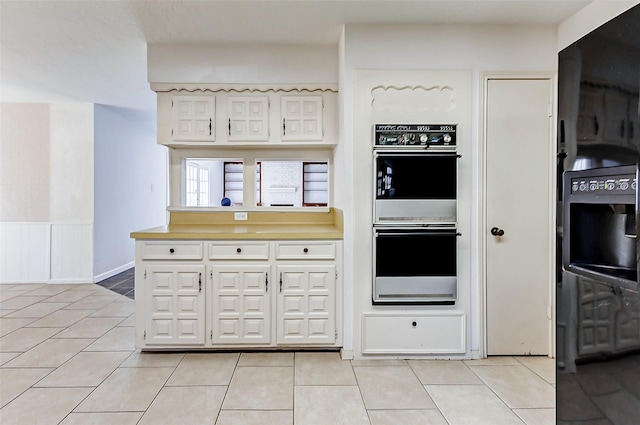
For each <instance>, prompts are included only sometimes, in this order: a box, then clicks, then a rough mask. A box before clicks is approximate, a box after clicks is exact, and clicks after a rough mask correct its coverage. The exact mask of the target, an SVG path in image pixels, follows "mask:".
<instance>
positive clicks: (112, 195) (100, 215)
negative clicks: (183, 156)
mask: <svg viewBox="0 0 640 425" xmlns="http://www.w3.org/2000/svg"><path fill="white" fill-rule="evenodd" d="M94 113H95V148H94V149H95V157H94V159H93V162H94V171H95V188H94V193H95V200H94V210H95V219H94V246H95V248H94V255H95V261H94V267H93V276H94V280H95V281H96V282H99V281H101V280H104V279H106V278H108V277H110V276H113V275H114V274H117V273H119V272H121V271H123V270H126V269H127V268H130V267H133V263H134V257H135V254H134V240H133V239H131V238H130V237H129V234H130V233H131V232H132V231H137V230H141V229H146V228H150V227H155V226H161V225H164V224H165V223H166V212H165V209H166V206H167V177H166V176H167V149H166V148H165V147H164V146H159V145H158V144H157V143H156V115H155V114H149V113H142V112H140V111H136V110H132V109H125V108H119V107H115V106H107V105H95V108H94Z"/></svg>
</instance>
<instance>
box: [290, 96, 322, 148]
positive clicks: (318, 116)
mask: <svg viewBox="0 0 640 425" xmlns="http://www.w3.org/2000/svg"><path fill="white" fill-rule="evenodd" d="M281 110H282V140H317V141H320V140H322V137H323V134H322V96H283V97H282V100H281Z"/></svg>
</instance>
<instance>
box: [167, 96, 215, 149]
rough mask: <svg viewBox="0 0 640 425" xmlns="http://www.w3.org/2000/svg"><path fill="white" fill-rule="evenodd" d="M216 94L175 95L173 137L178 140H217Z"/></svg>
mask: <svg viewBox="0 0 640 425" xmlns="http://www.w3.org/2000/svg"><path fill="white" fill-rule="evenodd" d="M215 109H216V98H215V96H174V97H173V106H172V116H173V119H172V124H173V126H172V138H173V140H176V141H194V142H198V141H204V142H212V141H214V140H215V134H216V133H215Z"/></svg>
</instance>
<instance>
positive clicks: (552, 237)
mask: <svg viewBox="0 0 640 425" xmlns="http://www.w3.org/2000/svg"><path fill="white" fill-rule="evenodd" d="M480 77H481V85H480V96H479V101H480V107H479V115H480V116H479V120H478V123H479V129H478V133H479V138H480V140H479V144H478V150H479V152H478V156H479V162H478V167H479V170H478V177H479V178H478V186H477V190H478V194H479V197H478V198H479V199H478V202H479V204H480V205H479V217H478V233H477V236H478V248H479V249H478V252H479V258H478V260H479V261H478V275H479V278H480V291H479V294H478V295H479V296H478V304H479V316H480V326H479V327H480V329H479V330H480V338H479V354H480V357H481V358H487V351H488V350H487V348H488V345H487V243H488V240H489V239H488V236H487V232H488V229H489V224H488V223H487V188H486V184H487V175H486V172H487V107H488V105H487V100H488V99H487V93H488V84H489V81H490V80H549V81H550V83H551V90H552V96H551V108H550V109H551V110H550V111H549V114H550V119H551V120H552V122H551V125H550V131H549V147H550V149H549V163H550V164H551V167H550V168H551V178H550V179H549V190H548V193H549V205H550V208H549V222H550V223H555V222H556V199H557V198H556V179H557V172H556V166H555V163H556V154H557V143H556V127H557V125H556V122H557V105H558V101H557V99H558V89H557V73H555V72H481V73H480ZM555 263H556V228H555V225H554V226H551V228H550V229H549V264H551V265H555ZM555 281H556V278H555V267H550V270H549V307H548V310H547V317H548V319H549V357H551V358H554V357H555V355H556V314H555V305H556V291H555V286H556V285H555Z"/></svg>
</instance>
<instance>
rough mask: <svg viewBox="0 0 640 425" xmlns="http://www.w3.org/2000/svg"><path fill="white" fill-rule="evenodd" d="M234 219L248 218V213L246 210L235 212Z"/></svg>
mask: <svg viewBox="0 0 640 425" xmlns="http://www.w3.org/2000/svg"><path fill="white" fill-rule="evenodd" d="M234 219H235V220H246V219H247V213H246V212H237V213H234Z"/></svg>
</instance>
